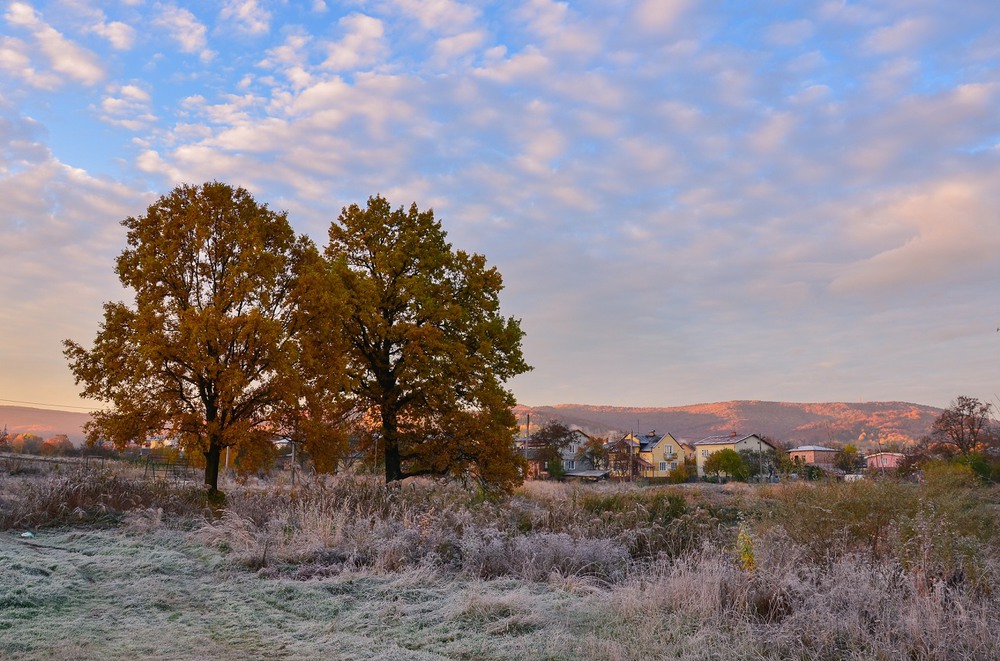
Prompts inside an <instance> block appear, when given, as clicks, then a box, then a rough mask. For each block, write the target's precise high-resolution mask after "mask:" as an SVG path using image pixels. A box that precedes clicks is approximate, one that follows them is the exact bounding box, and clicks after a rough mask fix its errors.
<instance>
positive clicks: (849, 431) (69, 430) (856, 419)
mask: <svg viewBox="0 0 1000 661" xmlns="http://www.w3.org/2000/svg"><path fill="white" fill-rule="evenodd" d="M514 413H515V415H517V418H518V421H519V423H520V425H521V431H522V433H523V432H524V431H525V427H526V422H527V416H528V415H529V414H530V415H531V427H532V429H537V428H538V427H539V426H540V425H543V424H545V423H546V422H548V421H550V420H559V421H561V422H563V423H564V424H567V425H569V426H571V427H577V428H579V429H582V430H583V431H585V432H587V433H588V434H592V435H596V436H605V435H609V434H614V433H618V432H621V433H625V432H630V431H632V432H637V433H641V434H644V433H646V432H648V431H651V430H655V431H657V432H659V433H661V434H665V433H667V432H670V433H671V434H673V435H674V436H675V437H677V438H679V439H687V440H697V439H699V438H704V437H705V436H711V435H713V434H725V433H728V432H731V431H735V432H739V433H757V434H764V435H765V436H768V437H770V438H772V439H774V440H776V441H778V442H779V443H782V444H784V445H787V446H789V447H791V446H795V445H839V444H844V443H854V444H860V445H861V447H862V449H867V448H868V447H869V444H868V441H867V440H866V439H867V438H868V437H869V436H870V432H871V430H878V432H879V434H880V436H881V439H882V441H883V442H896V443H901V444H906V443H910V442H912V441H914V440H916V439H919V438H921V437H923V436H924V435H926V434H927V432H928V431H929V430H930V427H931V423H932V422H933V421H934V418H936V417H937V416H938V415H940V414H941V409H939V408H935V407H933V406H922V405H920V404H909V403H906V402H863V403H856V404H848V403H844V402H832V403H825V404H796V403H790V402H757V401H736V402H720V403H716V404H694V405H691V406H675V407H670V408H639V407H619V406H589V405H583V404H559V405H556V406H537V407H529V406H517V407H515V408H514ZM89 419H90V416H89V415H88V414H86V413H70V412H67V411H55V410H51V409H38V408H29V407H25V406H0V429H3V426H4V425H7V431H8V432H10V433H11V434H20V433H24V432H30V433H32V434H37V435H38V436H41V437H42V438H48V437H50V436H54V435H56V434H66V435H67V436H69V438H70V440H71V441H72V442H73V444H74V445H81V444H82V443H83V441H84V435H83V424H84V423H85V422H87V420H89ZM862 433H865V434H866V436H865V437H864V438H862V439H861V440H860V441H859V437H861V435H862Z"/></svg>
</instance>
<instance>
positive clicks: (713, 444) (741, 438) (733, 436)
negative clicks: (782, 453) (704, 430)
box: [691, 432, 779, 477]
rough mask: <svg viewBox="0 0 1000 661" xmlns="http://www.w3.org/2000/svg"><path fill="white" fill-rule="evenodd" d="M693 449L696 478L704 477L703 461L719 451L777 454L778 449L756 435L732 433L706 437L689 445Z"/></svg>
mask: <svg viewBox="0 0 1000 661" xmlns="http://www.w3.org/2000/svg"><path fill="white" fill-rule="evenodd" d="M691 445H692V447H693V448H694V458H695V465H696V466H697V467H698V477H704V476H705V461H706V460H707V459H708V458H709V457H710V456H712V455H713V454H715V453H716V452H719V451H720V450H725V449H730V450H734V451H735V452H741V451H743V450H750V451H752V452H757V453H764V452H768V451H773V452H778V451H779V450H778V448H776V447H775V446H774V445H772V444H771V443H769V442H768V441H766V440H764V439H763V438H761V437H760V436H758V435H757V434H745V435H740V434H737V433H736V432H732V433H730V434H727V435H725V436H708V437H706V438H703V439H701V440H699V441H695V442H694V443H692V444H691Z"/></svg>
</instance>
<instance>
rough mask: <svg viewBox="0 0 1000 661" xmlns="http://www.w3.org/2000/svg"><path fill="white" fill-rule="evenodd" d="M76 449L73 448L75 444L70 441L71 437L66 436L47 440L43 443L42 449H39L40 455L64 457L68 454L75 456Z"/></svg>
mask: <svg viewBox="0 0 1000 661" xmlns="http://www.w3.org/2000/svg"><path fill="white" fill-rule="evenodd" d="M75 450H76V448H74V447H73V443H72V442H71V441H70V440H69V436H67V435H66V434H56V435H55V436H52V437H50V438H47V439H45V440H44V441H43V442H42V446H41V448H39V453H40V454H44V455H51V456H64V455H67V454H73V452H74V451H75Z"/></svg>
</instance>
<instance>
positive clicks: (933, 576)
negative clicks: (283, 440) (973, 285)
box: [0, 470, 1000, 659]
mask: <svg viewBox="0 0 1000 661" xmlns="http://www.w3.org/2000/svg"><path fill="white" fill-rule="evenodd" d="M967 477H968V476H967V475H965V474H962V473H956V472H954V471H952V472H948V471H944V472H942V473H940V474H932V475H929V477H928V480H927V481H926V483H924V484H922V485H916V484H907V483H896V482H875V483H862V484H858V483H852V484H792V485H779V486H774V487H765V488H750V487H747V486H745V485H740V486H730V485H726V486H725V487H718V486H713V487H707V488H691V487H662V488H641V487H635V486H631V485H599V486H572V485H556V484H552V483H531V484H528V485H526V486H525V487H523V488H522V489H520V490H519V491H518V492H517V493H515V494H513V495H512V496H510V497H506V498H493V497H489V496H486V495H483V494H475V493H471V492H469V491H467V490H465V489H463V488H461V487H460V486H458V485H453V484H438V483H433V482H417V483H412V484H406V485H392V486H386V485H384V484H382V483H381V482H380V481H379V480H377V479H374V478H370V477H367V476H344V477H338V478H328V479H317V480H315V481H312V482H309V483H306V484H302V483H299V484H297V485H290V484H281V485H275V484H266V483H255V484H253V485H247V486H244V487H234V488H233V489H232V490H231V491H230V492H229V494H228V498H227V500H226V503H225V505H224V506H223V507H218V508H212V507H209V505H208V503H207V502H206V501H205V499H204V496H203V495H202V494H201V492H200V490H199V489H198V488H196V487H186V486H183V485H178V484H169V483H162V482H161V483H150V482H144V481H142V480H141V479H138V478H135V477H127V476H121V475H118V476H116V475H115V474H114V473H110V472H107V471H97V472H85V471H81V472H62V473H58V474H53V475H8V474H4V473H3V472H2V470H0V523H2V525H0V527H2V528H7V529H13V530H15V531H17V530H20V529H21V528H22V527H24V526H26V525H28V524H29V523H30V524H31V525H33V526H40V527H42V528H43V530H44V527H45V526H48V527H49V528H51V529H52V532H49V533H45V532H42V533H39V535H40V537H39V538H38V539H36V540H34V541H27V542H21V541H20V540H16V539H15V538H14V537H12V536H7V537H5V539H6V540H7V541H6V542H0V556H3V555H4V552H6V554H7V555H6V557H0V562H4V563H7V566H10V567H12V571H11V572H10V573H9V574H5V575H4V577H3V578H0V594H6V595H7V597H5V599H6V601H5V602H4V607H3V608H2V609H0V631H2V632H3V634H4V635H3V636H2V638H3V639H4V641H6V642H3V643H0V657H5V658H6V657H10V658H25V659H27V658H41V657H50V658H60V657H61V658H95V657H97V656H99V657H101V658H135V657H139V658H142V657H144V656H155V654H153V652H151V651H150V650H152V649H156V646H157V645H166V646H168V645H170V644H171V640H172V638H179V639H183V640H184V641H185V642H184V644H183V645H181V646H180V647H178V648H177V650H178V651H177V652H176V654H175V657H176V658H202V657H203V656H204V655H206V654H210V655H212V656H215V657H217V658H223V659H224V658H237V657H244V658H245V657H246V656H250V657H265V656H266V657H269V658H283V657H285V656H289V657H291V656H298V657H303V656H304V657H306V658H313V657H317V656H333V657H336V658H372V657H375V658H406V659H410V658H427V659H437V658H467V659H479V658H484V659H489V658H495V659H504V658H515V657H518V656H524V655H526V654H529V653H531V654H534V655H536V656H542V657H543V658H554V659H563V658H565V659H569V658H576V659H580V658H600V659H649V658H664V657H669V658H680V659H700V658H750V659H752V658H758V659H764V658H798V659H812V658H817V659H825V658H844V659H871V658H885V659H896V658H909V659H991V658H998V657H1000V630H998V629H997V628H996V627H995V626H994V622H995V621H996V619H997V617H998V616H1000V594H998V593H995V591H994V589H993V586H995V585H997V584H998V580H1000V544H998V541H1000V539H998V536H1000V533H998V529H997V513H998V512H1000V506H998V503H1000V497H998V494H1000V492H998V491H997V490H996V489H995V488H994V489H986V488H983V487H979V486H976V485H975V483H974V482H972V481H970V480H968V479H967ZM81 525H84V526H86V528H83V529H81V527H80V526H81ZM95 525H98V526H100V529H99V530H95V529H94V526H95ZM67 526H72V527H70V528H67ZM81 530H82V532H80V531H81ZM88 530H89V532H88ZM740 530H742V531H743V538H742V541H741V542H740V543H739V544H737V533H738V532H739V531H740ZM22 543H23V544H30V545H32V548H34V549H36V550H35V551H32V553H36V551H37V555H32V553H26V552H25V550H24V549H23V548H20V549H19V548H18V544H22ZM4 544H6V551H4ZM38 549H41V550H38ZM44 549H52V550H44ZM154 549H155V550H154ZM54 558H62V559H64V560H65V562H66V563H68V564H66V567H65V568H62V567H63V565H62V564H60V563H61V562H63V560H58V561H57V560H56V559H54ZM137 558H142V560H140V561H139V562H136V559H137ZM53 567H55V569H53ZM61 572H62V573H61ZM73 572H77V573H80V572H82V573H81V574H80V575H81V576H82V575H84V574H86V575H87V576H89V577H90V579H93V580H88V579H87V578H83V579H82V582H81V581H80V580H77V579H78V578H79V577H78V576H77V577H76V578H74V579H73V581H71V583H72V584H73V587H72V589H70V588H65V587H62V588H61V587H59V586H60V583H59V581H61V580H63V579H61V578H60V576H62V577H63V578H65V577H66V576H69V575H73V576H76V574H73ZM103 577H112V578H113V580H111V584H109V585H107V586H105V585H104V583H103V582H102V581H103ZM114 577H117V578H114ZM151 586H152V587H155V590H158V591H159V592H160V593H162V594H161V596H160V597H159V598H158V599H159V600H158V601H156V600H153V601H152V602H151V601H150V600H149V598H147V597H143V596H141V594H140V592H141V591H144V590H147V589H149V588H150V587H151ZM67 590H68V591H69V592H68V593H66V591H67ZM63 593H66V594H63ZM57 594H61V595H62V596H61V597H59V598H58V599H57V597H56V595H57ZM67 594H69V597H67ZM74 595H75V596H74ZM59 599H63V601H59ZM67 599H68V600H67ZM61 603H65V604H67V605H66V606H65V607H63V606H58V605H57V604H61ZM115 603H117V604H126V605H131V606H130V608H133V609H134V611H135V613H134V616H135V619H132V620H128V621H127V622H125V623H123V624H122V626H123V627H125V628H126V629H128V628H129V627H140V626H146V625H142V624H140V622H141V621H142V620H143V619H145V620H146V621H147V622H152V623H153V625H154V626H155V627H158V629H157V633H156V634H155V635H154V636H152V638H151V639H150V640H146V641H144V644H145V647H143V646H137V645H138V644H137V643H134V642H129V641H126V640H124V639H123V638H122V637H121V636H119V637H117V638H116V637H115V636H114V635H112V636H111V637H110V638H108V640H107V641H105V639H103V638H101V636H108V632H107V630H106V628H105V629H102V628H101V627H99V626H98V625H97V624H93V623H91V624H88V623H86V622H85V621H84V620H85V617H84V615H83V613H85V612H90V611H93V610H94V609H95V608H97V609H98V610H100V609H102V608H107V609H112V608H113V607H114V606H113V604H115ZM101 604H104V605H101ZM107 612H109V613H110V612H113V611H112V610H108V611H107ZM66 618H71V619H73V622H75V624H72V626H75V627H77V628H78V630H79V631H80V632H81V633H80V639H79V640H77V639H75V638H72V637H67V636H66V635H60V636H56V637H55V638H53V639H41V638H38V636H39V635H40V632H41V631H43V630H44V628H45V627H46V626H51V627H57V626H59V627H62V628H63V629H61V630H65V627H66V626H67V623H66V622H65V619H66ZM74 618H75V619H74ZM171 618H173V619H171ZM57 622H59V623H58V625H57ZM276 622H280V623H281V625H280V627H278V628H277V629H275V628H274V626H275V624H274V623H276ZM262 628H265V629H267V630H269V631H271V632H272V635H271V636H270V637H269V638H266V639H265V638H261V637H260V635H259V631H260V630H261V629H262ZM102 632H103V633H102ZM222 632H225V633H222ZM8 634H9V635H8ZM199 637H200V638H199ZM206 637H207V638H206ZM81 640H82V641H83V642H80V641H81ZM115 640H117V643H115V644H117V645H119V646H120V650H122V651H116V650H118V649H119V648H114V647H113V646H112V647H109V645H111V643H113V642H114V641H115ZM198 640H201V641H204V640H209V641H212V642H211V643H210V644H207V643H205V642H201V643H199V642H197V641H198ZM101 641H104V642H101ZM108 641H111V642H108ZM74 645H76V647H74ZM164 649H168V648H166V647H165V648H164ZM126 651H127V653H126ZM160 651H161V652H162V650H160Z"/></svg>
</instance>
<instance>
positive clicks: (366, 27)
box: [323, 14, 389, 71]
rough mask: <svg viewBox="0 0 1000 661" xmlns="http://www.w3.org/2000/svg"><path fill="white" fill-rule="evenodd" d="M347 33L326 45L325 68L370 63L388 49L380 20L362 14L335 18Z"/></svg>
mask: <svg viewBox="0 0 1000 661" xmlns="http://www.w3.org/2000/svg"><path fill="white" fill-rule="evenodd" d="M338 24H339V25H340V27H341V29H342V30H343V31H344V32H345V33H346V34H345V35H344V37H343V39H341V40H340V41H338V42H332V43H329V44H328V45H327V58H326V61H325V62H324V63H323V67H324V68H325V69H330V70H333V71H354V70H357V69H363V68H367V67H371V66H373V65H375V64H377V63H379V62H381V61H382V59H383V58H384V57H385V56H386V54H387V53H388V50H389V49H388V45H387V43H386V41H385V39H384V37H385V29H384V27H383V25H382V21H380V20H378V19H377V18H373V17H371V16H367V15H365V14H349V15H348V16H345V17H343V18H341V19H340V21H339V22H338Z"/></svg>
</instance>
